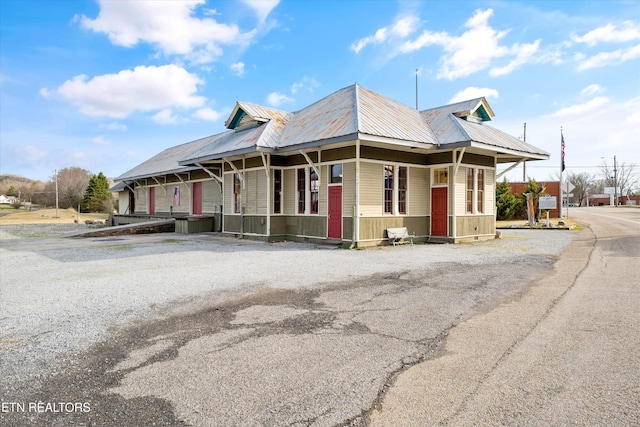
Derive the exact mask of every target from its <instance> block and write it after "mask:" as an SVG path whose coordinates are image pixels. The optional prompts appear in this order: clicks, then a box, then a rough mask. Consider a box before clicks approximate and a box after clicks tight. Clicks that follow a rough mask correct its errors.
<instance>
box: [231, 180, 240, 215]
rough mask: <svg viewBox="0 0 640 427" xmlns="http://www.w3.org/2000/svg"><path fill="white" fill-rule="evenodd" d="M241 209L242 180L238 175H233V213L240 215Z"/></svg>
mask: <svg viewBox="0 0 640 427" xmlns="http://www.w3.org/2000/svg"><path fill="white" fill-rule="evenodd" d="M241 208H242V180H241V179H240V174H239V173H234V174H233V212H234V213H240V209H241Z"/></svg>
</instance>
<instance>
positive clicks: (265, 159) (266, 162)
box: [260, 152, 271, 242]
mask: <svg viewBox="0 0 640 427" xmlns="http://www.w3.org/2000/svg"><path fill="white" fill-rule="evenodd" d="M260 157H261V158H262V166H264V172H265V173H266V174H267V232H266V234H267V242H268V241H269V236H271V170H270V168H269V166H270V163H271V156H270V155H269V154H267V155H266V156H265V154H264V153H263V152H260Z"/></svg>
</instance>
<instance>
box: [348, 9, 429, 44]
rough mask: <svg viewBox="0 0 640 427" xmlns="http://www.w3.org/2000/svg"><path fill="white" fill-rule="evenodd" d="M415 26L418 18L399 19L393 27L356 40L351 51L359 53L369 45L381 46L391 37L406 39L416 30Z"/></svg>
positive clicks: (384, 28)
mask: <svg viewBox="0 0 640 427" xmlns="http://www.w3.org/2000/svg"><path fill="white" fill-rule="evenodd" d="M417 25H418V18H417V17H416V16H405V17H402V18H399V19H398V20H396V21H395V22H394V23H393V25H391V26H387V27H382V28H379V29H378V30H377V31H376V32H375V33H373V34H372V35H370V36H367V37H363V38H361V39H359V40H356V41H355V42H353V43H352V44H351V50H352V51H354V52H355V53H359V52H360V51H361V50H362V49H364V48H365V47H366V46H367V45H370V44H381V43H384V42H386V41H387V40H389V39H390V38H393V37H396V38H405V37H408V36H409V35H410V34H412V33H413V32H414V31H415V30H416V28H417Z"/></svg>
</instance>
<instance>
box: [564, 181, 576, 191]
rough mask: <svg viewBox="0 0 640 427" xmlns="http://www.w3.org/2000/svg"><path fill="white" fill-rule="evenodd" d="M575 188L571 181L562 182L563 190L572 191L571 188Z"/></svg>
mask: <svg viewBox="0 0 640 427" xmlns="http://www.w3.org/2000/svg"><path fill="white" fill-rule="evenodd" d="M574 188H576V186H575V185H573V184H572V183H570V182H569V181H566V182H565V183H564V188H563V190H565V191H566V192H567V193H571V192H572V191H573V189H574Z"/></svg>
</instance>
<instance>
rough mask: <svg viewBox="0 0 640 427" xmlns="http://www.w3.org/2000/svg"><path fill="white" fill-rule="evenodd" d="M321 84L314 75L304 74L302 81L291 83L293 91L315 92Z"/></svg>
mask: <svg viewBox="0 0 640 427" xmlns="http://www.w3.org/2000/svg"><path fill="white" fill-rule="evenodd" d="M318 87H320V84H319V83H318V82H317V81H316V79H314V78H313V77H307V76H304V77H303V78H302V80H301V81H299V82H297V83H294V84H292V85H291V93H298V92H300V91H301V90H304V91H307V92H310V93H313V92H314V91H315V90H316V89H317V88H318Z"/></svg>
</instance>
